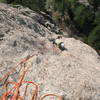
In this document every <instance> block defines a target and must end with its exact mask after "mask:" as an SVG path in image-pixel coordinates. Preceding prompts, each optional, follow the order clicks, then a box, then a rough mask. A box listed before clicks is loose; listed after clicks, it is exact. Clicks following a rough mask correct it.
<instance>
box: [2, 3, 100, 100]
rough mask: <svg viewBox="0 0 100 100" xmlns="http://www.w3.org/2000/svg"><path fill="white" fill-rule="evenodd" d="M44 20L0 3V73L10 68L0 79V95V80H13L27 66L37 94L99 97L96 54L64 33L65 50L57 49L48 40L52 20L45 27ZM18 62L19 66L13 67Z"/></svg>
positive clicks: (85, 99) (83, 99) (69, 99)
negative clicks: (36, 86) (37, 90)
mask: <svg viewBox="0 0 100 100" xmlns="http://www.w3.org/2000/svg"><path fill="white" fill-rule="evenodd" d="M47 21H48V20H47V19H45V18H44V17H43V16H42V15H40V14H38V13H36V12H34V11H32V10H30V9H28V8H24V7H22V6H14V7H12V6H10V5H5V4H0V77H1V78H2V77H3V76H4V75H5V74H6V75H7V73H8V72H10V73H8V75H7V76H5V77H4V78H3V79H0V97H2V96H3V95H2V94H3V93H4V89H3V86H4V84H5V83H6V82H7V81H15V82H17V81H18V79H19V77H20V75H21V74H22V72H23V68H21V67H23V66H24V67H26V68H27V67H29V66H30V68H29V69H28V72H27V74H26V76H25V80H27V81H32V82H35V83H37V84H39V88H40V89H39V93H40V96H41V95H43V94H46V93H54V94H58V95H60V96H61V97H63V99H64V100H100V57H99V55H98V54H97V52H96V51H95V50H94V49H93V48H91V47H90V46H88V45H86V44H84V43H83V42H81V41H79V40H76V39H74V38H66V37H62V39H61V40H62V41H63V42H64V44H65V47H66V48H67V51H61V50H60V49H59V48H58V47H57V46H54V45H53V44H52V42H51V41H50V39H52V38H56V37H57V35H56V34H55V32H54V31H52V27H53V23H49V25H51V26H49V27H48V25H46V22H47ZM55 30H56V29H55ZM34 54H36V55H34ZM31 55H34V56H32V57H31V59H29V60H28V61H27V62H25V63H24V64H23V63H20V61H21V60H23V59H24V58H26V57H27V58H28V57H29V56H31ZM18 63H20V64H19V67H18V66H17V67H16V65H17V64H18ZM13 68H14V70H13ZM12 70H13V71H12ZM10 88H11V87H9V89H10ZM23 88H24V86H23V87H22V88H21V90H20V91H19V94H20V95H22V92H23ZM27 91H28V93H27V94H26V95H27V96H26V97H25V98H24V99H25V100H28V99H29V98H30V94H31V92H30V89H29V90H27ZM49 99H50V98H48V100H49ZM50 100H51V99H50Z"/></svg>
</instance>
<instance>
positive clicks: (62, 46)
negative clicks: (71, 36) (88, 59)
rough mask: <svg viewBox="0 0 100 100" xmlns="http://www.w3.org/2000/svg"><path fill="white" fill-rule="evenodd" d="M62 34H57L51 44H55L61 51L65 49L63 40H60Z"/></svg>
mask: <svg viewBox="0 0 100 100" xmlns="http://www.w3.org/2000/svg"><path fill="white" fill-rule="evenodd" d="M61 38H62V36H58V37H57V38H56V39H54V40H53V44H54V45H56V46H57V47H58V48H59V49H60V50H61V51H64V50H67V48H65V45H64V42H62V40H61Z"/></svg>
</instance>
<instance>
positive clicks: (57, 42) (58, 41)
mask: <svg viewBox="0 0 100 100" xmlns="http://www.w3.org/2000/svg"><path fill="white" fill-rule="evenodd" d="M61 42H62V41H61V40H60V39H56V40H55V44H56V45H57V46H58V47H59V44H60V43H61Z"/></svg>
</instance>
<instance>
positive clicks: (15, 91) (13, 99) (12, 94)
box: [0, 54, 62, 100]
mask: <svg viewBox="0 0 100 100" xmlns="http://www.w3.org/2000/svg"><path fill="white" fill-rule="evenodd" d="M34 55H37V54H33V55H32V56H29V57H27V58H25V59H24V60H22V61H21V62H20V63H18V64H17V65H16V66H15V68H13V69H12V70H11V72H8V73H7V74H5V75H4V76H3V78H1V79H0V81H2V80H3V79H4V78H6V77H7V76H9V75H10V74H12V73H13V71H14V70H15V69H16V68H17V67H18V66H19V65H20V64H22V63H25V62H26V61H28V60H29V59H30V58H32V57H33V56H34ZM28 69H29V67H27V69H26V70H25V69H24V72H23V74H22V76H21V78H20V79H19V81H18V82H7V83H6V84H5V90H6V93H5V94H4V96H3V98H0V100H7V99H8V97H9V98H10V100H24V98H25V96H26V92H27V88H28V87H29V84H32V85H33V87H34V86H35V89H34V90H33V89H32V95H31V99H30V100H37V97H38V85H37V84H36V83H34V82H31V81H23V80H24V77H25V74H26V72H27V71H28ZM23 83H24V84H26V87H25V91H24V93H23V96H20V95H19V92H20V91H19V89H20V88H21V86H22V84H23ZM8 84H12V85H14V86H13V87H12V88H11V89H10V90H9V91H7V87H8ZM48 96H54V97H56V98H57V100H62V98H61V97H60V96H58V95H56V94H46V95H44V96H43V97H40V100H43V99H44V98H46V97H48Z"/></svg>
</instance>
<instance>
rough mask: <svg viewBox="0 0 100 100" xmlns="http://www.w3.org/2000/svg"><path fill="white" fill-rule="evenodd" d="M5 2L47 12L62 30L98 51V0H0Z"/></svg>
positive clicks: (99, 29)
mask: <svg viewBox="0 0 100 100" xmlns="http://www.w3.org/2000/svg"><path fill="white" fill-rule="evenodd" d="M0 1H1V2H4V3H7V4H13V5H15V4H20V5H23V6H27V7H29V8H30V9H32V10H35V11H43V12H45V13H47V14H49V15H50V16H51V17H52V18H53V20H54V22H55V23H56V24H57V25H58V26H59V27H60V28H61V29H63V30H64V31H67V29H66V27H68V28H70V29H71V30H72V32H71V36H73V35H76V36H78V37H82V40H83V41H84V42H85V43H87V44H89V45H91V46H92V47H93V48H95V49H96V50H97V51H98V52H99V51H100V0H87V1H86V0H0Z"/></svg>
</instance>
